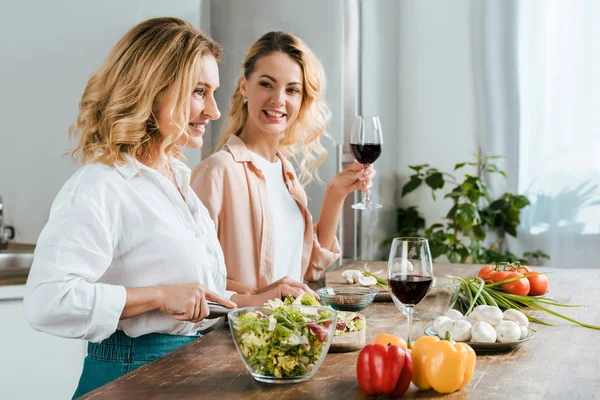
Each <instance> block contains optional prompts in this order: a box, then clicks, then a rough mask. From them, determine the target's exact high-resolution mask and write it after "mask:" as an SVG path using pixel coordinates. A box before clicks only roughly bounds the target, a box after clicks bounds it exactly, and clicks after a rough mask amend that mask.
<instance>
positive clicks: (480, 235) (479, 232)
mask: <svg viewBox="0 0 600 400" xmlns="http://www.w3.org/2000/svg"><path fill="white" fill-rule="evenodd" d="M473 234H474V235H475V238H476V239H477V240H484V239H485V232H484V231H483V228H482V227H481V225H475V226H473Z"/></svg>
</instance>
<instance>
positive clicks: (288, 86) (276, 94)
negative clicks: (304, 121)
mask: <svg viewBox="0 0 600 400" xmlns="http://www.w3.org/2000/svg"><path fill="white" fill-rule="evenodd" d="M240 92H241V94H242V96H244V97H245V98H247V99H248V103H247V107H248V120H247V121H246V124H247V127H248V128H250V129H249V131H261V132H264V133H266V134H273V135H279V134H281V133H282V132H283V131H285V130H286V129H287V128H288V127H289V126H290V125H291V124H292V123H293V122H294V121H295V120H296V118H297V117H298V113H299V111H300V107H301V105H302V97H303V79H302V68H301V67H300V65H299V64H298V63H297V62H296V61H294V60H293V59H292V58H291V57H290V56H288V55H287V54H285V53H282V52H276V53H273V54H270V55H268V56H265V57H262V58H260V59H259V60H257V61H256V68H255V69H254V72H252V74H251V75H250V77H249V78H248V79H246V78H245V77H242V78H241V81H240Z"/></svg>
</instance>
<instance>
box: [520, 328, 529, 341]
mask: <svg viewBox="0 0 600 400" xmlns="http://www.w3.org/2000/svg"><path fill="white" fill-rule="evenodd" d="M519 329H520V330H521V336H519V340H522V339H525V338H526V337H527V335H529V328H527V327H526V326H519Z"/></svg>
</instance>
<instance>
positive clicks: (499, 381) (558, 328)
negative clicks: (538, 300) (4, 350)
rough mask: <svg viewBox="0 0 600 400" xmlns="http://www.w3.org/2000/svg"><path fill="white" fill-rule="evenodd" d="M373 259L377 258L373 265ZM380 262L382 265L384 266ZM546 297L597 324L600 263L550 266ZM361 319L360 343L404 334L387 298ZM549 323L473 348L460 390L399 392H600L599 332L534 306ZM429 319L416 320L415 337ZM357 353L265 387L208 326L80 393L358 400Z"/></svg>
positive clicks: (224, 336)
mask: <svg viewBox="0 0 600 400" xmlns="http://www.w3.org/2000/svg"><path fill="white" fill-rule="evenodd" d="M374 264H377V263H374ZM385 265H386V263H385V262H382V264H381V267H382V268H385ZM434 269H435V271H436V275H438V274H441V273H450V274H454V275H460V276H469V275H472V274H473V273H475V272H477V270H478V267H476V266H472V265H458V264H455V265H450V264H436V265H435V266H434ZM539 270H540V271H549V272H551V274H549V275H548V277H549V280H550V291H551V293H550V294H551V297H552V298H554V299H556V300H560V301H563V302H569V303H574V304H575V303H576V304H581V305H583V306H582V307H579V308H569V309H566V308H562V309H559V310H557V311H558V312H560V313H562V314H565V315H568V316H569V317H571V318H575V319H577V320H580V321H582V322H586V323H589V324H595V325H599V324H600V305H599V301H598V300H599V295H598V289H597V284H598V282H600V269H567V268H565V269H552V268H539ZM363 313H364V314H365V315H366V317H367V342H370V341H372V340H374V339H375V338H376V337H377V336H378V335H379V334H380V333H383V332H387V333H391V334H396V335H399V336H402V337H406V336H407V324H406V319H405V318H404V317H403V316H402V315H401V313H400V312H399V311H398V310H397V309H396V307H395V306H394V304H393V303H390V302H378V303H373V304H372V305H371V306H370V307H369V308H367V309H366V310H365V311H363ZM528 313H529V314H531V315H534V316H536V317H541V318H542V319H543V320H545V321H547V322H551V323H553V324H554V326H541V325H537V324H533V328H534V329H536V330H537V333H536V336H535V338H534V339H533V340H530V341H528V342H525V343H523V344H521V345H520V346H519V347H517V348H515V349H513V350H510V351H508V352H503V353H493V354H485V353H483V354H478V355H477V365H476V368H475V374H474V376H473V379H472V381H471V383H470V384H469V385H468V386H467V387H466V388H465V389H463V390H462V391H460V392H456V393H453V394H451V395H446V396H445V395H441V394H438V393H436V392H434V391H432V390H429V391H419V390H418V389H417V388H416V387H415V386H414V385H412V384H411V387H410V388H409V391H408V392H407V393H406V394H405V395H404V397H403V398H432V397H433V398H452V399H500V398H502V399H504V398H518V399H567V398H568V399H593V398H597V399H598V398H600V397H599V396H600V345H599V342H600V331H597V330H592V329H587V328H583V327H581V326H577V325H574V324H571V323H569V322H567V321H564V320H562V319H558V318H556V317H552V316H549V315H547V314H545V313H542V312H539V311H532V312H529V311H528ZM431 324H432V321H415V322H414V324H413V328H414V336H415V337H419V336H422V335H423V334H424V333H423V332H424V330H425V328H427V327H429V326H431ZM357 358H358V352H353V353H342V354H328V355H327V356H326V358H325V361H324V362H323V364H322V365H321V367H320V368H319V370H318V371H317V373H316V374H315V376H313V378H312V379H311V380H309V381H307V382H304V383H298V384H287V385H269V384H264V383H259V382H257V381H255V380H254V379H253V378H252V376H251V375H250V373H249V372H248V371H247V370H246V367H245V366H244V364H243V363H242V360H241V359H240V358H239V356H238V354H237V352H236V350H235V346H234V344H233V341H232V338H231V334H230V332H229V329H228V327H227V326H226V324H224V323H219V324H218V326H217V328H216V329H215V331H214V332H211V333H209V334H207V335H206V336H203V337H201V338H199V339H198V340H195V341H194V342H192V343H190V344H188V345H186V346H184V347H182V348H180V349H178V350H176V351H174V352H172V353H170V354H167V355H166V356H164V357H162V358H160V359H158V360H156V361H154V362H152V363H150V364H148V365H146V366H144V367H141V368H139V369H137V370H135V371H132V372H131V373H129V374H127V375H125V376H123V377H120V378H119V379H116V380H115V381H113V382H110V383H108V384H106V385H105V386H103V387H101V388H98V389H97V390H95V391H94V392H91V393H89V394H88V395H86V396H85V398H86V399H198V398H202V399H209V398H220V399H237V398H240V399H241V398H244V399H284V398H285V399H365V398H367V397H366V395H365V394H364V393H362V391H361V390H360V388H359V386H358V382H357V380H356V372H355V371H356V361H357Z"/></svg>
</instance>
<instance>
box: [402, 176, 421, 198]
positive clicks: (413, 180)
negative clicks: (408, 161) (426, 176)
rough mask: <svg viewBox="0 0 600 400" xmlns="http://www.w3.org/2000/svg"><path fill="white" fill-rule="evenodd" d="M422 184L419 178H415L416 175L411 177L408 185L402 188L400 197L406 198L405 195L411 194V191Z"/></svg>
mask: <svg viewBox="0 0 600 400" xmlns="http://www.w3.org/2000/svg"><path fill="white" fill-rule="evenodd" d="M422 182H423V180H422V179H421V178H419V177H418V176H416V175H413V176H411V177H410V181H408V183H407V184H405V185H404V186H403V187H402V197H404V196H406V195H407V194H409V193H410V192H412V191H413V190H415V189H416V188H418V187H419V186H421V183H422Z"/></svg>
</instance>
